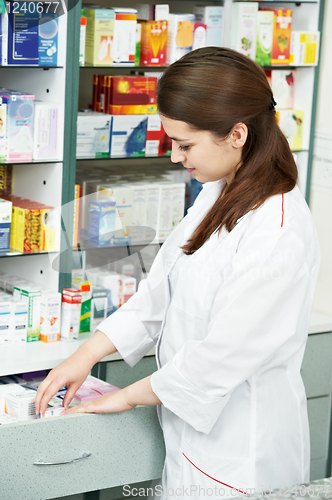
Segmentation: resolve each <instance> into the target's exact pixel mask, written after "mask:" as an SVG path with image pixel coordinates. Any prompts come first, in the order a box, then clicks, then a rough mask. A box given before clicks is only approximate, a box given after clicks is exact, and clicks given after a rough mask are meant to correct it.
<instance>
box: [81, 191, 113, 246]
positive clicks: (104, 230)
mask: <svg viewBox="0 0 332 500" xmlns="http://www.w3.org/2000/svg"><path fill="white" fill-rule="evenodd" d="M88 206H89V209H88V210H89V214H88V240H89V244H91V245H93V246H97V247H101V246H105V245H110V241H111V238H113V237H114V231H115V201H114V200H111V199H107V200H97V201H90V202H89V205H88Z"/></svg>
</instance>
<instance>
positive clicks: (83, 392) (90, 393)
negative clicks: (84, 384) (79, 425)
mask: <svg viewBox="0 0 332 500" xmlns="http://www.w3.org/2000/svg"><path fill="white" fill-rule="evenodd" d="M97 398H100V394H99V392H97V391H95V390H94V389H88V388H80V389H79V390H78V391H77V392H76V394H75V396H74V399H73V400H72V404H73V405H74V406H75V405H80V404H82V403H86V402H87V401H93V400H95V399H97Z"/></svg>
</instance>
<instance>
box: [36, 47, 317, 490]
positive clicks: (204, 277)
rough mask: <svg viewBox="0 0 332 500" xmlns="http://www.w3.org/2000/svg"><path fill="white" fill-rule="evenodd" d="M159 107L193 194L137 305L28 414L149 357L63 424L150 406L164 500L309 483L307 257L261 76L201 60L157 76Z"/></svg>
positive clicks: (299, 207)
mask: <svg viewBox="0 0 332 500" xmlns="http://www.w3.org/2000/svg"><path fill="white" fill-rule="evenodd" d="M158 109H159V112H160V115H161V119H162V122H163V125H164V128H165V131H166V133H167V134H168V135H169V137H171V138H172V157H171V159H172V161H173V162H175V163H178V162H182V164H183V166H184V167H185V168H187V169H188V171H189V172H193V175H194V176H195V178H196V179H197V180H198V181H201V182H202V183H204V184H203V190H202V191H201V193H200V194H199V196H198V197H197V199H196V201H195V203H194V205H193V207H191V208H190V209H189V211H188V214H187V216H186V217H185V218H184V219H183V220H182V222H181V223H180V224H179V226H178V227H177V228H176V229H175V230H174V231H173V233H172V234H171V235H170V237H169V238H168V239H167V241H166V242H165V244H164V245H163V247H162V249H161V251H160V252H159V253H158V255H157V257H156V259H155V261H154V264H153V266H152V268H151V272H150V274H149V278H148V279H147V280H144V281H142V282H141V283H140V286H139V289H138V292H137V294H136V295H135V296H134V297H133V298H132V299H130V300H129V301H128V302H127V304H125V305H124V306H122V308H121V309H120V310H119V311H117V312H116V313H115V314H113V315H112V316H110V317H109V318H108V319H107V320H105V321H104V322H103V323H102V324H101V325H100V327H99V331H98V332H96V334H95V335H94V336H93V337H92V338H91V339H90V340H89V341H88V342H86V344H84V345H83V346H82V347H80V348H79V349H78V351H77V352H76V353H75V354H74V355H73V356H72V357H71V358H69V360H67V361H65V362H64V363H63V364H62V365H60V366H59V367H58V368H56V369H55V370H53V371H52V372H51V373H50V374H49V376H48V377H47V378H46V380H45V381H44V382H43V384H42V385H41V387H40V389H39V391H38V395H37V400H36V407H37V411H42V412H43V411H45V407H46V403H47V401H48V400H49V398H50V397H51V396H52V395H53V394H54V393H55V392H56V391H57V389H58V388H59V387H60V386H62V385H63V384H66V385H67V386H68V387H69V389H68V392H67V396H66V398H65V405H68V403H69V402H70V400H71V398H72V397H73V395H74V393H75V391H76V390H77V389H78V387H79V386H80V384H81V383H82V382H83V380H84V379H85V377H86V376H87V374H88V372H89V370H90V369H91V367H92V366H93V364H94V363H95V362H97V361H98V360H100V359H101V358H102V357H103V356H105V355H106V354H109V353H111V352H115V350H118V351H119V352H120V354H121V355H122V357H123V358H124V360H125V361H126V362H127V363H128V364H129V365H130V366H133V365H135V363H137V361H139V359H141V357H142V356H143V355H144V354H146V353H147V352H148V351H149V350H150V349H151V347H152V346H154V345H156V359H157V363H158V371H157V372H155V373H153V374H152V375H151V376H150V377H147V378H145V379H143V380H141V381H138V382H136V383H135V384H133V385H131V386H129V387H127V388H125V389H123V390H121V391H119V392H117V393H113V394H110V395H107V396H103V397H101V398H99V399H98V400H96V401H94V402H92V403H87V404H84V405H81V406H79V407H76V408H75V409H72V410H69V411H68V413H69V412H96V413H105V412H116V411H125V410H130V409H131V408H133V407H135V406H136V405H137V404H144V405H160V406H158V415H159V419H160V422H161V425H162V428H163V433H164V438H165V445H166V461H165V467H164V472H163V486H164V492H165V496H164V498H167V490H169V489H170V488H171V489H172V491H174V492H175V493H176V494H174V498H181V497H182V496H190V497H191V498H194V499H196V498H206V497H208V496H213V498H225V497H232V496H235V495H237V494H243V493H248V492H253V491H254V490H256V492H260V491H262V490H263V491H265V490H270V488H276V487H279V486H280V487H284V486H291V485H293V484H296V483H301V482H303V481H308V480H309V462H310V447H309V429H308V419H307V409H306V396H305V390H304V386H303V382H302V379H301V376H300V367H301V362H302V358H303V353H304V349H305V344H306V339H307V331H308V323H309V319H310V313H311V309H312V303H313V296H314V289H315V284H316V280H317V274H318V267H319V248H318V243H317V237H316V233H315V229H314V225H313V221H312V218H311V214H310V211H309V209H308V207H307V205H306V203H305V201H304V199H303V197H302V195H301V193H300V191H299V189H298V187H297V186H296V180H297V169H296V165H295V162H294V159H293V156H292V153H291V151H290V148H289V146H288V143H287V141H286V139H285V137H284V136H283V134H282V133H281V131H280V129H279V128H278V126H277V123H276V117H275V102H274V99H273V95H272V92H271V89H270V86H269V84H268V81H267V79H266V76H265V74H264V72H263V70H262V69H261V68H260V67H259V66H258V65H257V64H256V63H254V62H253V61H251V60H250V59H248V58H246V57H245V56H242V55H241V54H239V53H237V52H234V51H232V50H229V49H223V48H216V47H209V48H204V49H199V50H197V51H194V52H191V53H189V54H187V55H186V56H184V57H183V58H182V59H180V60H179V61H177V62H176V63H174V64H173V65H171V66H170V67H169V68H168V69H167V70H166V71H165V73H164V74H163V76H162V77H161V78H160V80H159V84H158ZM248 490H249V491H248ZM211 492H212V495H211Z"/></svg>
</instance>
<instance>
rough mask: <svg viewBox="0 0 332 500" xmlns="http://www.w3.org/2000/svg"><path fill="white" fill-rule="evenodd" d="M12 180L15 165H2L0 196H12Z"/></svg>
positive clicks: (0, 169) (0, 170)
mask: <svg viewBox="0 0 332 500" xmlns="http://www.w3.org/2000/svg"><path fill="white" fill-rule="evenodd" d="M0 112H1V105H0ZM0 118H1V113H0ZM0 129H1V119H0ZM0 133H1V132H0ZM0 140H1V139H0ZM0 156H1V154H0ZM12 180H13V165H0V196H4V195H8V194H11V192H12Z"/></svg>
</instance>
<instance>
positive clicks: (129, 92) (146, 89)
mask: <svg viewBox="0 0 332 500" xmlns="http://www.w3.org/2000/svg"><path fill="white" fill-rule="evenodd" d="M108 91H109V96H108V97H107V99H105V101H106V102H107V103H108V104H109V108H108V111H106V112H108V113H109V114H111V115H118V114H119V115H136V114H141V115H146V114H153V113H157V97H156V92H157V78H156V77H147V76H112V77H111V78H110V86H109V87H108ZM106 109H107V107H106Z"/></svg>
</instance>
